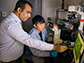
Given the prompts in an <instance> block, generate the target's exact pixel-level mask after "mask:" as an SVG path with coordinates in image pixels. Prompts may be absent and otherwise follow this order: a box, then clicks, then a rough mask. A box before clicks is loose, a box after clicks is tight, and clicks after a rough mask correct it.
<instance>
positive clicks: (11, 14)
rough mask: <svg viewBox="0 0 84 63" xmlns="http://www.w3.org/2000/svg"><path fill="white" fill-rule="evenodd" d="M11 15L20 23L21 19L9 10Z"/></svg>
mask: <svg viewBox="0 0 84 63" xmlns="http://www.w3.org/2000/svg"><path fill="white" fill-rule="evenodd" d="M11 16H12V17H13V18H14V19H15V20H16V21H17V22H20V23H21V20H20V19H19V18H18V17H17V16H16V15H15V14H14V13H13V12H11Z"/></svg>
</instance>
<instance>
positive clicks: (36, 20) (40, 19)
mask: <svg viewBox="0 0 84 63" xmlns="http://www.w3.org/2000/svg"><path fill="white" fill-rule="evenodd" d="M32 23H33V24H35V25H37V24H38V23H45V20H44V18H43V17H42V16H40V15H36V16H35V17H33V19H32Z"/></svg>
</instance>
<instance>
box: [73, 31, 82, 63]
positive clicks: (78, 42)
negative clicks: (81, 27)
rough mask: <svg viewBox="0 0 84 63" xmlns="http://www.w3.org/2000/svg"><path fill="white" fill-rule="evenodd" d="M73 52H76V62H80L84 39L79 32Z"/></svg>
mask: <svg viewBox="0 0 84 63" xmlns="http://www.w3.org/2000/svg"><path fill="white" fill-rule="evenodd" d="M73 53H74V59H75V63H79V58H80V56H81V55H82V53H83V40H82V37H81V35H80V33H79V32H78V36H77V38H76V41H75V45H74V48H73Z"/></svg>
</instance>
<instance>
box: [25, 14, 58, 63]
mask: <svg viewBox="0 0 84 63" xmlns="http://www.w3.org/2000/svg"><path fill="white" fill-rule="evenodd" d="M32 23H33V26H34V27H33V28H32V29H31V30H30V32H29V34H30V35H31V36H32V37H33V38H36V39H39V40H42V41H47V39H48V33H47V30H46V28H45V20H44V18H43V17H42V16H40V15H36V16H35V17H34V18H33V19H32ZM29 51H30V52H29ZM53 54H54V56H53ZM56 56H57V51H43V50H39V49H36V48H32V47H28V46H26V53H25V57H26V59H28V60H31V61H33V62H34V63H44V61H45V58H46V57H56ZM44 57H45V58H44Z"/></svg>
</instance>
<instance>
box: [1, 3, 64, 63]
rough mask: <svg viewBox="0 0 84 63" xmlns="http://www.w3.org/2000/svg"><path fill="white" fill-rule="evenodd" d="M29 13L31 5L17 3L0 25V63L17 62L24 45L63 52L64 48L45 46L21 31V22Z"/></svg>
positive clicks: (51, 45)
mask: <svg viewBox="0 0 84 63" xmlns="http://www.w3.org/2000/svg"><path fill="white" fill-rule="evenodd" d="M31 11H32V5H31V4H30V3H29V2H27V1H18V2H17V4H16V6H15V9H14V12H11V14H10V15H9V16H8V17H7V18H6V19H4V20H3V21H2V22H1V23H0V62H8V63H9V62H10V63H11V62H14V61H16V60H18V58H20V57H21V56H22V54H23V48H24V44H25V45H27V46H29V47H34V48H38V49H41V50H56V51H58V52H63V51H64V50H65V46H61V45H53V44H47V43H45V42H42V41H40V40H37V39H34V38H32V37H31V36H30V35H29V34H27V33H26V32H25V31H24V30H23V29H22V25H21V21H26V20H27V19H28V18H29V17H31V15H30V13H31ZM37 42H38V43H37ZM44 46H46V47H44ZM17 63H18V62H17ZM19 63H20V62H19Z"/></svg>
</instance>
